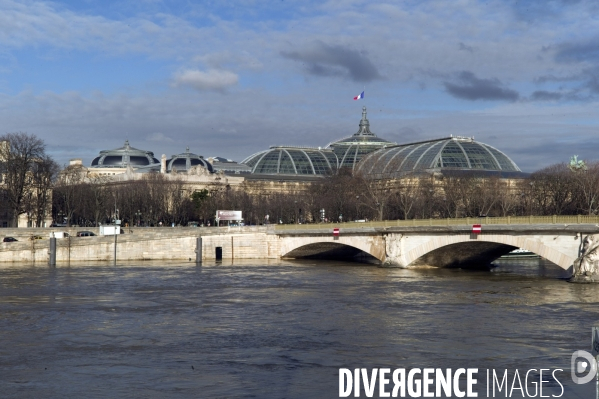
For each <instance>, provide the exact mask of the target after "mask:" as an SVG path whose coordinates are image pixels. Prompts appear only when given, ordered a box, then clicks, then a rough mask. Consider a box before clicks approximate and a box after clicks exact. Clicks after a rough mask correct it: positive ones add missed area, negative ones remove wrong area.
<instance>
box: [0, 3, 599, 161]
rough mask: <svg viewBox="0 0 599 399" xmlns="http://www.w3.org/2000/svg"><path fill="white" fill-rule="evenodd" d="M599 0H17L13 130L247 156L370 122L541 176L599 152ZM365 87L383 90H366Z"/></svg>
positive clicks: (11, 75) (11, 23) (94, 145)
mask: <svg viewBox="0 0 599 399" xmlns="http://www.w3.org/2000/svg"><path fill="white" fill-rule="evenodd" d="M597 16H599V3H597V2H596V1H586V0H547V1H517V0H497V1H493V0H490V1H474V0H456V1H451V2H448V1H445V0H436V1H435V0H431V1H426V0H424V1H422V0H420V1H394V2H393V1H391V2H371V1H358V0H339V1H289V0H277V1H259V0H245V1H216V0H215V1H183V0H181V1H178V0H172V1H161V0H137V1H122V0H121V1H93V0H79V1H54V2H48V1H27V0H22V1H13V0H0V121H2V131H3V132H18V131H21V132H28V133H32V134H35V135H37V136H39V137H41V138H42V139H44V140H45V142H46V143H47V146H48V151H49V152H50V153H51V154H52V155H53V156H54V157H55V158H56V159H57V160H58V161H59V162H60V163H61V164H64V163H67V162H68V160H69V159H70V158H76V157H78V158H83V161H84V163H86V164H89V163H90V162H91V160H92V159H93V157H94V156H95V155H96V154H97V153H98V152H99V151H100V150H103V149H110V148H117V147H120V146H121V145H122V144H123V142H124V141H125V139H129V141H130V142H131V144H132V145H133V146H134V147H137V148H141V149H146V150H151V151H153V152H154V153H155V155H156V157H157V158H159V157H160V155H161V154H163V153H164V154H166V155H167V156H170V155H173V154H177V153H180V152H183V151H185V148H186V147H187V146H189V147H190V150H191V151H192V152H195V153H198V154H201V155H204V156H205V157H209V156H223V157H227V158H232V159H235V160H237V161H241V160H242V159H244V158H245V157H247V156H249V155H251V154H252V153H254V152H257V151H260V150H263V149H266V148H268V146H270V145H303V146H314V147H317V146H326V145H327V144H328V143H329V142H331V141H333V140H336V139H339V138H342V137H345V136H348V135H351V134H353V133H355V132H356V131H357V129H358V123H359V119H360V117H361V107H362V106H363V105H366V106H367V107H368V117H369V120H370V124H371V129H372V131H374V132H375V133H376V134H377V135H379V136H380V137H383V138H385V139H388V140H391V141H395V142H398V143H406V142H410V141H415V140H424V139H433V138H439V137H446V136H449V135H450V134H453V135H462V136H474V138H475V139H476V140H478V141H482V142H484V143H487V144H490V145H492V146H495V147H497V148H499V149H500V150H502V151H504V152H505V153H507V154H508V155H509V156H510V157H512V158H513V159H514V160H515V161H516V163H517V164H518V165H519V166H520V167H521V168H522V169H523V170H524V171H529V172H530V171H534V170H537V169H539V168H542V167H545V166H548V165H550V164H553V163H556V162H566V161H568V160H569V158H570V157H571V156H572V155H578V156H579V158H585V159H587V160H595V159H597V158H599V153H598V151H597V149H598V144H597V143H598V141H599V134H598V127H599V117H598V112H597V111H598V110H599V103H598V96H599V17H597ZM364 88H365V91H366V98H365V99H364V100H360V101H353V100H352V98H353V97H354V96H355V95H357V94H359V93H360V92H361V91H362V90H363V89H364Z"/></svg>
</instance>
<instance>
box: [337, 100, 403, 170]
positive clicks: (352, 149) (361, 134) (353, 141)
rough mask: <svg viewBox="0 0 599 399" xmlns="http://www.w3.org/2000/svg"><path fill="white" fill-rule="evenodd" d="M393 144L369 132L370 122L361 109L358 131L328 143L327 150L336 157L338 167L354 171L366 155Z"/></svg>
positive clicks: (364, 109) (364, 111) (364, 110)
mask: <svg viewBox="0 0 599 399" xmlns="http://www.w3.org/2000/svg"><path fill="white" fill-rule="evenodd" d="M393 144H395V143H392V142H390V141H387V140H385V139H382V138H380V137H377V135H376V134H374V133H372V132H371V131H370V122H369V121H368V118H367V117H366V107H362V119H361V120H360V124H359V129H358V131H357V132H356V133H354V134H353V135H352V136H349V137H346V138H343V139H341V140H337V141H334V142H332V143H330V144H329V145H328V146H327V148H330V149H332V150H333V152H334V153H335V155H337V158H339V166H340V167H347V168H351V169H354V168H355V167H356V164H357V163H358V162H359V161H360V159H362V158H363V157H364V156H365V155H366V154H369V153H371V152H373V151H376V150H378V149H380V148H383V147H385V146H388V145H393Z"/></svg>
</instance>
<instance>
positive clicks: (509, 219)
mask: <svg viewBox="0 0 599 399" xmlns="http://www.w3.org/2000/svg"><path fill="white" fill-rule="evenodd" d="M582 223H591V224H599V216H597V215H576V216H557V215H553V216H506V217H472V218H471V217H469V218H447V219H409V220H383V221H371V222H357V221H355V222H354V221H351V222H343V223H307V224H278V225H276V227H275V230H298V229H302V230H303V229H305V230H309V229H321V228H363V227H402V226H459V225H473V224H482V225H485V224H486V225H493V224H513V225H526V224H582Z"/></svg>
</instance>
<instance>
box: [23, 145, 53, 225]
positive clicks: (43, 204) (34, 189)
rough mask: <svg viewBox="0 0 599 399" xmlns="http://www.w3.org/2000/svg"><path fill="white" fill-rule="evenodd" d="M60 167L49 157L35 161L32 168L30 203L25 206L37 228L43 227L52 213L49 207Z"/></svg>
mask: <svg viewBox="0 0 599 399" xmlns="http://www.w3.org/2000/svg"><path fill="white" fill-rule="evenodd" d="M58 170H59V166H58V164H57V163H56V162H54V160H53V159H52V158H50V157H49V156H47V155H46V156H44V157H42V158H39V159H37V160H35V161H34V162H33V164H32V168H31V187H30V189H29V190H28V191H29V195H28V196H27V198H28V203H27V204H26V205H25V206H26V209H27V213H28V214H29V215H30V220H31V221H32V222H33V224H34V225H35V226H36V227H43V223H44V219H45V218H46V216H47V215H49V214H50V213H51V209H50V212H48V207H49V205H51V200H52V186H53V184H54V181H55V179H56V176H57V174H58Z"/></svg>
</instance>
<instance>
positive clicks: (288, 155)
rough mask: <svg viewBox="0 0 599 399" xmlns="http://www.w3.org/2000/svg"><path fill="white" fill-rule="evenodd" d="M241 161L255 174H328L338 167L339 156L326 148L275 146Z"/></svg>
mask: <svg viewBox="0 0 599 399" xmlns="http://www.w3.org/2000/svg"><path fill="white" fill-rule="evenodd" d="M241 163H243V164H246V165H248V166H249V167H250V168H252V170H251V172H252V173H255V174H267V175H326V174H328V173H331V171H332V170H334V169H336V168H337V157H336V156H335V154H334V153H333V151H331V150H326V149H317V148H304V147H277V146H274V147H270V149H268V150H266V151H260V152H257V153H255V154H253V155H250V156H249V157H247V158H246V159H244V160H243V161H242V162H241Z"/></svg>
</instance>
